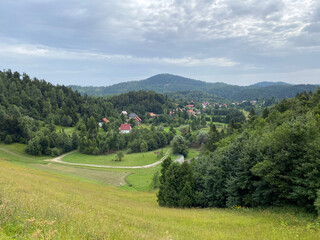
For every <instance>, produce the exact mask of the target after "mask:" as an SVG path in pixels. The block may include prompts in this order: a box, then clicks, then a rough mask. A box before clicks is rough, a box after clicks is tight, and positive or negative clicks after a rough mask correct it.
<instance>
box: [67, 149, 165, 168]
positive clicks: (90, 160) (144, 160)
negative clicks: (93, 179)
mask: <svg viewBox="0 0 320 240" xmlns="http://www.w3.org/2000/svg"><path fill="white" fill-rule="evenodd" d="M168 149H169V147H166V148H163V152H164V153H166V152H167V150H168ZM160 150H161V149H158V150H154V151H150V152H146V153H131V154H125V156H124V158H123V159H122V160H121V161H120V162H119V161H114V160H115V159H117V158H118V157H117V154H116V153H115V154H109V155H98V156H96V155H87V154H81V153H80V152H75V153H72V154H70V155H68V156H66V157H64V158H63V161H65V162H72V163H85V164H97V165H108V166H143V165H148V164H152V163H154V162H156V161H158V160H159V159H158V158H157V154H156V152H159V151H160Z"/></svg>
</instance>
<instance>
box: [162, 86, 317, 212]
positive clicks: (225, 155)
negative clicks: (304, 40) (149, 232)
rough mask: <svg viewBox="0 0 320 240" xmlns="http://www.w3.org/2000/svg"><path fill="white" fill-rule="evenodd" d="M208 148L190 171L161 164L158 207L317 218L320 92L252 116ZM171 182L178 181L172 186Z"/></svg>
mask: <svg viewBox="0 0 320 240" xmlns="http://www.w3.org/2000/svg"><path fill="white" fill-rule="evenodd" d="M213 132H214V130H212V133H213ZM214 136H215V135H214V134H212V137H214ZM212 145H214V147H213V148H212V149H211V150H212V151H213V152H212V151H210V152H207V154H205V155H204V156H202V157H201V158H200V159H198V160H196V161H194V162H193V163H192V164H190V165H189V168H190V169H191V170H189V169H188V170H186V166H185V165H177V164H175V163H168V161H167V162H166V164H167V165H164V166H163V172H162V178H161V179H162V180H161V186H160V191H159V194H158V202H159V204H160V205H162V206H170V207H191V206H194V207H232V206H235V205H240V206H245V207H258V206H281V205H286V204H293V205H296V206H301V207H306V208H308V209H309V210H311V211H315V210H318V211H319V213H320V206H319V203H320V181H319V179H320V162H319V159H320V151H319V146H320V90H317V91H316V92H315V93H305V92H304V93H301V94H299V95H298V96H297V97H296V98H293V99H286V100H283V101H282V102H281V103H279V104H277V105H276V106H275V107H272V108H269V109H268V111H264V114H263V117H262V116H257V115H252V116H251V117H250V120H249V121H247V122H246V123H245V124H243V125H242V127H241V128H239V129H236V130H234V131H233V133H232V134H231V135H229V136H227V137H226V138H224V139H220V140H219V138H217V139H214V140H213V141H212V142H211V143H208V147H210V146H212ZM164 164H165V163H164ZM173 179H176V180H179V181H180V182H179V183H176V184H175V185H171V183H172V181H173ZM168 185H170V186H168ZM186 192H188V197H186Z"/></svg>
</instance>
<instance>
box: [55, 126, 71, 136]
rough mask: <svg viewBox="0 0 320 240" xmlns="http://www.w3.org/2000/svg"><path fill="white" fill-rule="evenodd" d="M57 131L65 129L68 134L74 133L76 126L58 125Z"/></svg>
mask: <svg viewBox="0 0 320 240" xmlns="http://www.w3.org/2000/svg"><path fill="white" fill-rule="evenodd" d="M56 131H57V132H59V131H64V132H65V133H66V134H67V135H72V133H73V132H75V131H76V127H63V126H56Z"/></svg>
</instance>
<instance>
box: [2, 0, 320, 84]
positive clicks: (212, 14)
mask: <svg viewBox="0 0 320 240" xmlns="http://www.w3.org/2000/svg"><path fill="white" fill-rule="evenodd" d="M2 6H3V9H5V11H3V12H2V17H1V18H0V43H1V44H2V46H6V48H3V49H2V50H1V51H0V57H1V60H0V64H1V65H2V66H5V67H11V66H9V64H8V63H9V62H10V63H11V64H12V63H15V64H14V65H15V66H18V67H19V66H20V68H23V66H29V65H27V64H26V62H28V61H29V62H33V63H34V64H36V63H37V62H38V63H39V65H41V66H42V69H48V71H47V72H50V79H48V80H52V79H53V78H51V77H52V76H54V74H53V72H54V71H52V70H51V66H50V67H49V66H46V65H45V62H46V61H48V64H49V62H50V64H53V62H54V64H57V62H58V61H62V60H63V61H67V63H68V64H69V65H68V64H64V65H63V66H62V65H59V64H57V65H56V66H57V71H60V72H64V73H65V74H66V77H65V78H64V79H65V80H66V81H69V82H68V84H69V83H72V81H73V80H72V79H74V78H75V75H76V73H77V70H76V69H75V66H76V65H77V63H78V61H82V62H83V64H84V62H86V64H87V66H90V67H91V69H94V70H95V71H96V72H97V74H96V75H95V73H94V71H91V70H90V73H91V75H92V76H93V77H94V78H95V79H96V80H97V81H100V82H103V78H109V79H137V77H138V76H148V74H154V73H159V72H169V71H171V72H173V73H179V74H182V75H184V74H183V73H184V72H185V73H186V74H190V73H192V72H194V73H196V74H195V75H196V76H199V75H201V73H202V74H203V76H208V75H210V74H211V75H212V79H215V77H214V76H215V75H216V74H219V76H220V77H222V76H223V75H225V76H226V75H230V74H256V73H259V74H270V72H273V73H275V74H276V73H278V72H288V71H290V69H292V70H291V71H297V70H301V71H305V70H307V69H314V68H317V66H316V62H317V61H316V59H319V52H320V51H319V46H320V42H319V39H320V36H319V30H320V25H319V24H320V22H319V21H320V2H319V1H317V0H304V1H295V0H266V1H260V0H242V1H241V0H219V1H218V0H190V1H182V0H161V1H160V0H127V1H85V0H69V1H63V2H58V1H53V0H52V1H51V0H41V1H40V0H17V1H11V0H3V1H2ZM3 57H5V59H4V58H3ZM44 58H45V59H46V61H43V59H44ZM24 59H26V60H25V61H24ZM27 59H28V60H27ZM41 59H42V60H41ZM15 60H16V61H15ZM40 61H42V62H41V64H40ZM18 62H21V63H20V65H19V64H18ZM68 66H69V67H70V68H71V70H70V71H68V69H66V68H67V67H68ZM92 66H96V67H92ZM144 66H147V68H148V69H146V67H144ZM111 67H112V69H113V70H110V68H111ZM318 67H319V68H320V66H318ZM11 68H12V67H11ZM106 68H108V71H107V70H104V69H106ZM30 69H32V68H30ZM35 69H36V68H34V69H32V71H34V72H35V74H36V75H37V74H39V73H41V72H40V70H37V69H36V70H35ZM86 69H87V70H88V67H87V68H86ZM133 69H134V70H133ZM27 70H28V69H27ZM88 71H89V70H88ZM119 71H120V73H119ZM71 72H72V74H71ZM103 73H104V74H103ZM125 73H127V74H125ZM68 74H70V77H68ZM107 74H109V75H108V77H107ZM132 74H134V75H132ZM57 76H58V75H57ZM82 76H83V74H82V75H81V76H80V74H79V78H81V77H82ZM59 78H63V76H62V75H61V74H59ZM222 78H223V77H222ZM279 78H281V75H279ZM220 80H223V79H220ZM275 80H277V79H275ZM278 80H281V79H278ZM115 81H116V80H115ZM226 81H230V79H229V78H227V77H226ZM297 81H300V80H297Z"/></svg>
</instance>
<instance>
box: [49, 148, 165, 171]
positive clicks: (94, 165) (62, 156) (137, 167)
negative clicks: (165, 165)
mask: <svg viewBox="0 0 320 240" xmlns="http://www.w3.org/2000/svg"><path fill="white" fill-rule="evenodd" d="M74 152H76V151H72V152H68V153H65V154H63V155H61V156H59V157H56V158H53V159H47V160H44V161H46V162H55V163H61V164H67V165H74V166H85V167H97V168H124V169H143V168H152V167H155V166H157V165H158V164H160V163H162V162H163V160H165V159H166V158H167V157H168V155H169V152H170V149H169V150H168V151H167V152H166V154H165V155H164V156H163V158H161V159H160V160H159V161H157V162H155V163H152V164H149V165H144V166H131V167H129V166H105V165H96V164H84V163H69V162H64V161H62V159H63V158H64V157H65V156H67V155H69V154H71V153H74Z"/></svg>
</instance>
